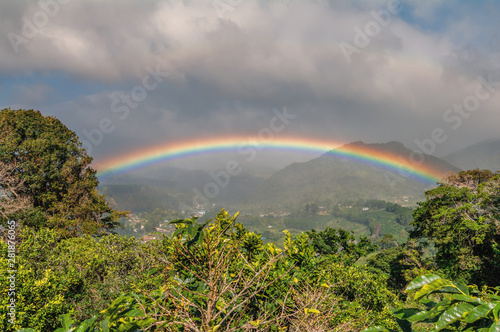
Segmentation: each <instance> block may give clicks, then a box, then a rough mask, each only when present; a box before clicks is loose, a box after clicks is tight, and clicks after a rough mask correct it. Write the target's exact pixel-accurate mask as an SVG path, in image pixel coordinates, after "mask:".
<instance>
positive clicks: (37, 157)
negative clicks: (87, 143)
mask: <svg viewBox="0 0 500 332" xmlns="http://www.w3.org/2000/svg"><path fill="white" fill-rule="evenodd" d="M0 128H2V130H1V132H0V162H1V163H3V164H4V165H6V166H7V167H13V166H14V167H15V170H14V171H13V172H12V173H11V174H12V175H14V176H15V177H16V179H17V183H22V186H20V188H18V189H17V192H16V193H15V194H16V195H21V196H23V197H28V198H29V200H30V201H31V202H32V209H30V210H29V211H27V212H26V211H25V212H24V213H23V214H22V215H20V216H18V217H17V218H18V219H19V220H20V221H22V222H23V224H25V225H27V226H31V227H35V228H38V227H44V226H45V227H49V228H55V229H59V230H60V233H61V236H63V237H68V236H75V235H78V234H93V235H96V234H102V233H103V232H104V233H105V232H108V231H110V230H112V229H113V228H115V227H116V226H117V225H118V222H117V220H118V218H119V217H120V216H123V215H124V213H123V212H118V211H116V210H114V209H112V208H111V207H110V206H109V205H108V204H107V203H106V200H105V198H104V196H102V195H99V194H98V192H97V190H96V187H97V185H98V179H97V176H96V171H95V170H94V169H92V168H91V167H89V165H90V163H91V162H92V158H91V157H90V156H88V155H87V153H86V151H85V149H84V148H83V147H82V145H81V143H80V142H79V141H78V137H77V136H76V134H75V133H74V132H72V131H71V130H69V129H68V128H67V127H66V126H65V125H63V124H62V123H61V122H60V121H59V120H57V119H56V118H54V117H50V116H43V115H42V114H41V113H40V112H39V111H33V110H10V109H4V110H2V111H0ZM4 219H5V218H4Z"/></svg>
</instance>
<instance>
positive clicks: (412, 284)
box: [406, 274, 442, 292]
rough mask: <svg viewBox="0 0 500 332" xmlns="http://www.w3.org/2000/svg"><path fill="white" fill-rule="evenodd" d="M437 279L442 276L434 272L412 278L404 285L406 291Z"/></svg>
mask: <svg viewBox="0 0 500 332" xmlns="http://www.w3.org/2000/svg"><path fill="white" fill-rule="evenodd" d="M438 279H442V278H441V277H440V276H437V275H435V274H426V275H423V276H421V277H418V278H416V279H414V280H413V281H412V282H410V284H409V285H408V287H406V291H407V292H408V291H411V290H414V289H418V288H420V287H422V286H424V285H427V284H430V283H431V282H433V281H435V280H438Z"/></svg>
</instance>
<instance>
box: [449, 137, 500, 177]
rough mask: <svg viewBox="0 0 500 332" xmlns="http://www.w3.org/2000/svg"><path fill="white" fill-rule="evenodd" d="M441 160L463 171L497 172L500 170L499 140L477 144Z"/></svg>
mask: <svg viewBox="0 0 500 332" xmlns="http://www.w3.org/2000/svg"><path fill="white" fill-rule="evenodd" d="M443 159H444V160H446V161H448V162H449V163H451V164H453V165H456V166H457V167H460V168H462V169H464V170H467V169H475V168H479V169H489V170H492V171H498V170H500V138H495V139H490V140H486V141H483V142H479V143H477V144H474V145H472V146H469V147H466V148H464V149H461V150H458V151H456V152H453V153H451V154H449V155H447V156H445V157H443Z"/></svg>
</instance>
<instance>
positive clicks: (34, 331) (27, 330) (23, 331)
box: [16, 329, 36, 332]
mask: <svg viewBox="0 0 500 332" xmlns="http://www.w3.org/2000/svg"><path fill="white" fill-rule="evenodd" d="M16 332H36V330H33V329H20V330H16Z"/></svg>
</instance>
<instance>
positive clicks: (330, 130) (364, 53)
mask: <svg viewBox="0 0 500 332" xmlns="http://www.w3.org/2000/svg"><path fill="white" fill-rule="evenodd" d="M47 3H52V4H54V3H56V4H58V7H57V10H56V7H52V14H51V15H49V14H50V13H49V11H45V12H46V13H47V22H46V23H44V24H41V23H40V24H39V27H37V31H36V33H33V36H31V35H30V36H26V35H23V29H24V32H26V31H27V30H26V29H28V30H29V28H26V26H28V25H29V24H35V23H36V21H35V20H34V19H35V18H36V17H37V16H36V15H38V16H40V15H41V14H37V13H40V12H43V11H44V8H45V7H44V5H41V4H47ZM391 3H392V2H390V1H376V2H370V3H367V2H365V1H355V2H349V1H343V2H328V1H298V0H297V1H279V0H276V1H255V0H245V1H242V2H241V3H238V4H236V3H234V4H233V5H232V9H231V10H228V11H226V12H225V13H223V15H222V14H221V12H220V10H219V11H218V10H217V8H214V5H213V3H212V2H211V1H206V2H205V1H148V2H146V3H143V2H140V1H134V0H126V1H111V0H109V1H104V2H103V1H95V0H92V1H86V2H76V1H67V3H66V4H63V3H62V1H61V3H59V2H58V1H57V0H45V1H41V2H38V3H33V2H29V1H16V2H5V3H2V4H0V35H2V36H4V37H5V38H2V39H1V40H0V78H2V80H1V82H0V96H1V97H2V98H4V99H5V101H4V102H3V103H8V104H10V105H19V106H20V107H27V106H29V107H30V108H31V107H35V108H36V105H37V104H38V105H40V108H41V111H42V112H43V113H44V114H50V115H56V116H58V117H59V118H60V119H61V120H62V121H63V122H64V123H66V124H67V125H68V126H69V127H70V128H72V129H74V130H75V131H76V132H77V133H78V134H79V135H80V136H81V137H83V136H84V131H86V132H89V131H91V130H92V129H95V128H99V123H100V122H101V121H102V119H110V120H111V121H112V122H113V125H114V126H115V127H116V128H115V129H114V130H113V132H112V133H110V134H107V135H105V137H104V138H103V143H102V144H99V146H96V147H95V148H94V149H93V154H94V155H95V156H98V157H100V156H105V155H108V154H109V153H110V151H127V150H130V149H132V148H140V147H141V146H147V145H150V144H153V143H154V142H155V141H156V142H157V141H168V140H176V139H179V138H182V137H192V136H196V137H209V136H211V135H219V136H224V135H233V134H235V133H245V134H249V135H250V134H252V133H256V132H258V131H259V130H260V129H261V128H263V126H266V125H267V123H268V121H269V118H270V117H271V116H272V110H273V109H274V108H278V109H281V108H283V107H287V108H288V109H289V110H290V112H293V114H296V115H297V120H296V121H294V122H293V123H292V124H291V125H290V127H289V128H287V130H289V131H290V132H291V133H294V134H296V135H301V136H309V137H318V138H330V139H332V140H335V141H339V140H342V141H351V140H359V139H362V140H367V141H371V142H382V141H389V140H399V141H402V142H404V143H405V144H408V145H411V144H412V143H413V142H414V140H415V139H419V138H422V137H426V136H428V135H429V133H430V132H432V130H433V128H435V127H436V126H442V127H445V126H447V125H448V124H447V123H445V122H443V113H444V112H445V111H446V110H447V109H448V108H449V107H452V106H453V104H454V103H456V102H461V101H463V99H464V98H465V97H467V96H468V95H470V94H471V91H472V93H473V91H474V88H475V86H476V85H477V77H478V76H479V75H482V76H484V77H487V76H488V75H489V74H492V73H496V70H497V69H498V68H497V67H496V66H497V64H498V63H499V62H498V61H497V58H496V56H497V55H498V54H500V51H499V50H500V47H497V46H498V45H500V42H496V41H497V39H498V40H500V38H498V34H496V33H495V31H494V29H491V28H490V27H489V26H488V24H491V22H493V19H494V17H493V16H494V15H493V14H492V13H494V12H495V11H493V10H492V8H490V7H494V8H495V9H497V8H496V7H498V5H496V4H495V3H493V2H489V3H488V4H487V5H480V4H475V5H474V6H472V5H461V6H456V5H452V4H448V3H446V2H433V3H432V4H430V3H425V4H424V3H421V2H418V3H414V2H412V3H409V2H406V1H403V2H401V3H400V4H399V7H398V8H399V9H398V11H397V12H396V13H391V12H390V11H389V9H390V8H391V7H390V6H391ZM54 6H55V5H54ZM472 9H474V11H472ZM384 13H386V14H387V13H390V15H389V16H385V20H386V22H385V23H383V24H382V23H380V21H379V20H380V17H384V16H383V15H384ZM443 13H444V14H443ZM386 14H385V15H386ZM377 15H378V16H377ZM380 15H382V16H380ZM376 16H377V17H378V20H377V18H376ZM479 17H480V18H482V19H477V18H479ZM26 22H31V23H26ZM377 24H378V29H377ZM370 29H372V30H370ZM373 29H375V30H373ZM12 34H16V35H18V36H21V37H22V38H24V39H23V42H21V43H19V44H18V45H17V48H18V52H17V53H16V50H15V47H14V48H13V44H12V38H10V40H9V36H11V37H12V36H13V35H12ZM361 35H363V36H361ZM356 40H358V43H357V42H356ZM360 40H361V41H363V43H364V44H363V45H361V44H359V41H360ZM342 43H344V45H346V44H349V45H351V46H352V47H355V48H356V49H357V51H356V52H353V53H352V54H350V56H349V59H347V58H346V54H345V50H343V49H342V48H341V47H340V45H342ZM348 60H350V61H348ZM148 68H149V69H148ZM151 68H159V70H161V71H162V72H164V73H168V77H165V78H164V79H163V80H162V82H159V84H158V85H157V86H156V87H155V88H154V89H151V90H147V96H146V98H145V99H144V100H141V101H140V102H134V103H136V104H137V106H136V107H134V108H132V107H129V108H130V109H129V112H128V113H127V114H128V115H127V116H126V117H124V116H123V113H120V112H115V111H114V108H113V107H114V106H113V105H114V104H113V103H114V100H115V99H114V98H115V97H116V96H117V95H123V96H128V97H130V98H131V96H132V93H133V91H134V88H135V87H142V86H143V85H144V80H145V77H147V75H149V73H150V71H151ZM54 77H57V79H55V78H54ZM138 89H139V88H138ZM2 91H13V92H14V93H12V94H9V93H7V92H5V93H2ZM137 91H139V90H137ZM61 96H65V97H61ZM497 98H498V97H497V96H493V97H492V98H490V99H489V100H488V101H485V102H484V103H482V104H481V106H480V109H479V110H478V111H477V112H476V113H475V114H473V115H471V116H470V118H468V119H467V121H465V120H464V122H463V126H462V127H461V128H460V129H459V130H457V131H454V130H453V131H450V132H449V135H450V137H452V136H453V140H448V141H447V142H446V144H443V145H442V146H441V147H440V149H441V150H440V151H447V150H453V149H456V148H457V147H459V146H461V145H467V143H468V142H470V140H480V139H482V138H483V137H484V138H485V137H490V136H493V135H496V133H497V128H496V127H495V125H494V123H498V115H497V113H498V112H497V111H496V109H495V103H497ZM495 121H496V122H495ZM447 128H448V127H447Z"/></svg>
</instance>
